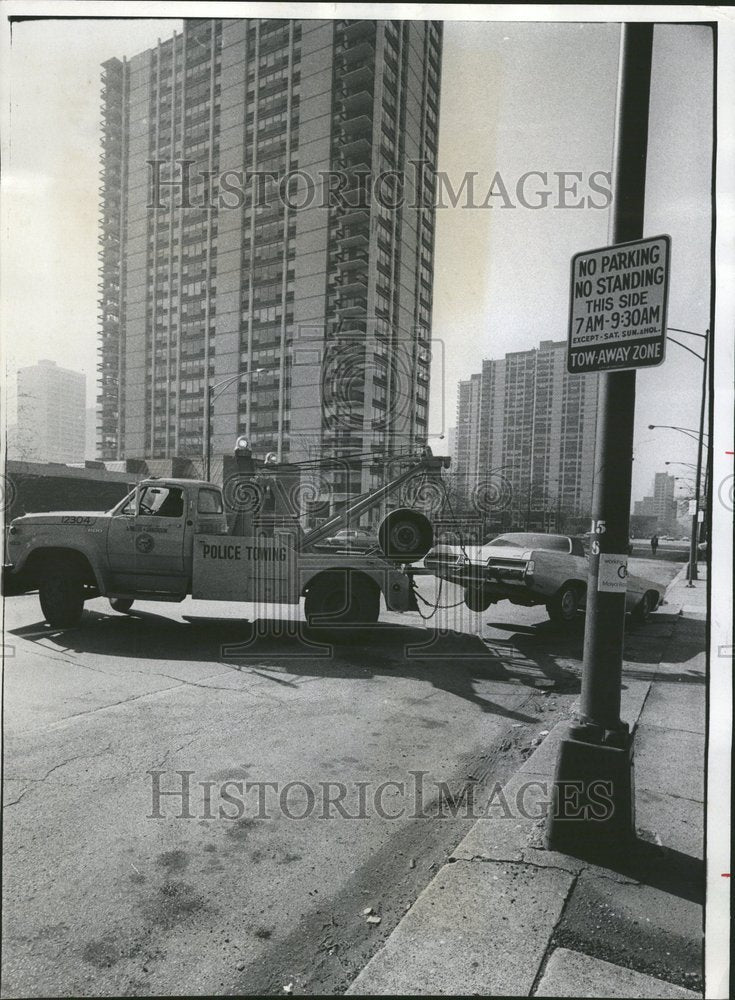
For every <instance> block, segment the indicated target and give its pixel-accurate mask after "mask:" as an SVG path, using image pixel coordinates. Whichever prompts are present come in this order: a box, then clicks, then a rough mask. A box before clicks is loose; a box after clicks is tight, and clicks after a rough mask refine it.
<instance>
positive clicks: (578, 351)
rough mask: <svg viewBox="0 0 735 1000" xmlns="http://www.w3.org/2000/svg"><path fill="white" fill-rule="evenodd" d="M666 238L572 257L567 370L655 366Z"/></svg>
mask: <svg viewBox="0 0 735 1000" xmlns="http://www.w3.org/2000/svg"><path fill="white" fill-rule="evenodd" d="M670 246H671V240H670V238H669V237H668V236H656V237H653V238H651V239H646V240H637V241H636V242H634V243H621V244H618V245H617V246H612V247H606V248H603V249H600V250H589V251H587V252H585V253H579V254H575V256H574V257H573V258H572V286H571V303H570V310H569V350H568V358H567V367H568V370H569V371H570V372H592V371H608V370H611V369H617V368H645V367H649V366H652V365H660V364H661V362H662V361H663V360H664V355H665V344H666V306H667V301H668V284H669V258H670Z"/></svg>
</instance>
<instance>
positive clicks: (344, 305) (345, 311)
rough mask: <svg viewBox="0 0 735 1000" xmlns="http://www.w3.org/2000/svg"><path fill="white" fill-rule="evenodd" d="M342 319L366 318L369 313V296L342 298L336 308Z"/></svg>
mask: <svg viewBox="0 0 735 1000" xmlns="http://www.w3.org/2000/svg"><path fill="white" fill-rule="evenodd" d="M335 311H336V313H337V315H338V316H339V317H340V319H349V318H350V317H354V316H364V315H365V313H366V312H367V295H352V296H349V297H348V296H345V297H344V298H342V297H340V298H338V300H337V305H336V308H335Z"/></svg>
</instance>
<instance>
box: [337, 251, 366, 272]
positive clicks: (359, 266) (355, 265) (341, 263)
mask: <svg viewBox="0 0 735 1000" xmlns="http://www.w3.org/2000/svg"><path fill="white" fill-rule="evenodd" d="M368 263H369V257H368V255H367V254H366V253H348V254H340V256H339V257H338V258H337V260H336V264H337V270H338V271H340V272H342V273H347V272H350V271H362V270H367V267H368Z"/></svg>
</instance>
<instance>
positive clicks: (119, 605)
mask: <svg viewBox="0 0 735 1000" xmlns="http://www.w3.org/2000/svg"><path fill="white" fill-rule="evenodd" d="M132 606H133V601H132V599H131V598H129V597H111V598H110V607H111V608H112V610H113V611H119V612H120V614H121V615H126V614H127V613H128V611H130V609H131V608H132Z"/></svg>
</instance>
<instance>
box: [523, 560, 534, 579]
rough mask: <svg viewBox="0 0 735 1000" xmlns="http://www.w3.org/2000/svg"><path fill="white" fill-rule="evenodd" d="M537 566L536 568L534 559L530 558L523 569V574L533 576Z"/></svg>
mask: <svg viewBox="0 0 735 1000" xmlns="http://www.w3.org/2000/svg"><path fill="white" fill-rule="evenodd" d="M535 568H536V564H535V563H534V561H533V559H529V560H528V562H527V563H526V568H525V570H524V571H523V575H524V576H533V571H534V569H535Z"/></svg>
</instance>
